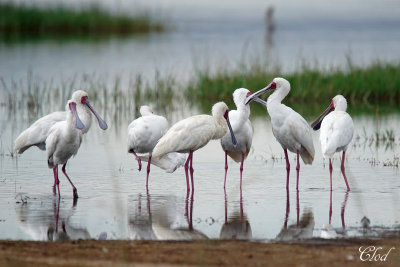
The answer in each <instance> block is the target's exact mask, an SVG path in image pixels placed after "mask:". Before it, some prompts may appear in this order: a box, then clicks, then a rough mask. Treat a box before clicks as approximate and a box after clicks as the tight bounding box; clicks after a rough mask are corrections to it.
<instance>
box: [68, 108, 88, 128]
mask: <svg viewBox="0 0 400 267" xmlns="http://www.w3.org/2000/svg"><path fill="white" fill-rule="evenodd" d="M68 105H69V109H70V110H71V112H72V114H73V115H74V116H75V128H76V129H79V130H82V129H83V128H85V125H84V124H83V123H82V121H81V119H80V118H79V116H78V112H77V111H76V103H75V102H69V104H68Z"/></svg>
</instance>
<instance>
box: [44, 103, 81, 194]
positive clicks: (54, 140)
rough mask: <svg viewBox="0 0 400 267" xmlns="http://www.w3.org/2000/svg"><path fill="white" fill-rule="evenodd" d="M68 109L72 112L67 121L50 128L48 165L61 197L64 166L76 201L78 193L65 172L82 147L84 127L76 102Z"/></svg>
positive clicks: (47, 139) (47, 147) (47, 144)
mask: <svg viewBox="0 0 400 267" xmlns="http://www.w3.org/2000/svg"><path fill="white" fill-rule="evenodd" d="M66 108H67V109H69V110H70V112H67V120H65V121H59V122H57V123H55V124H54V125H53V126H52V127H51V128H50V130H49V133H48V136H47V138H46V141H45V143H46V154H47V165H48V166H49V168H52V169H53V173H54V182H55V183H56V185H57V189H58V195H59V196H60V186H59V184H60V181H59V180H58V164H63V166H62V171H63V173H64V175H65V176H66V177H67V179H68V181H69V182H70V184H71V186H72V189H73V194H74V199H76V198H77V197H78V192H77V190H76V187H75V186H74V184H73V183H72V182H71V180H70V179H69V177H68V175H67V173H66V171H65V165H66V164H67V161H68V160H69V159H70V158H71V157H72V156H75V155H76V153H77V152H78V149H79V147H80V146H81V143H82V135H83V133H82V132H81V131H80V130H81V129H83V128H84V125H83V123H82V122H81V121H80V119H79V117H78V113H77V111H76V103H75V102H72V101H68V104H67V107H66Z"/></svg>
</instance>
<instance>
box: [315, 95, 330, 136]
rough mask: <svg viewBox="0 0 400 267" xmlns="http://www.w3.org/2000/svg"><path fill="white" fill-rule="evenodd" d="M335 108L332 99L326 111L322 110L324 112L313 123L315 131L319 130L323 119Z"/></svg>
mask: <svg viewBox="0 0 400 267" xmlns="http://www.w3.org/2000/svg"><path fill="white" fill-rule="evenodd" d="M334 109H335V106H334V103H333V101H332V102H331V104H330V105H329V107H328V108H327V109H326V110H325V111H324V112H322V114H321V115H319V116H318V118H317V119H316V120H315V121H314V122H313V123H311V128H313V130H314V131H318V130H319V128H321V123H322V120H323V119H324V118H325V117H326V115H328V114H329V113H330V112H331V111H332V110H334Z"/></svg>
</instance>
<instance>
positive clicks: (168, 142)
mask: <svg viewBox="0 0 400 267" xmlns="http://www.w3.org/2000/svg"><path fill="white" fill-rule="evenodd" d="M215 127H216V126H215V120H214V118H213V117H211V116H209V115H197V116H193V117H189V118H187V119H184V120H181V121H179V122H177V123H176V124H174V125H173V126H172V127H171V128H170V129H169V130H168V131H167V133H166V134H165V135H164V136H163V137H161V139H160V140H159V141H158V143H157V145H156V147H155V148H154V150H153V156H154V157H162V156H163V155H165V154H166V153H169V152H188V151H189V150H196V149H199V148H201V147H203V146H204V145H206V144H207V143H208V141H210V140H211V139H212V137H213V136H214V133H215Z"/></svg>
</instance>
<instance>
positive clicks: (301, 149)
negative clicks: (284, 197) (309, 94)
mask: <svg viewBox="0 0 400 267" xmlns="http://www.w3.org/2000/svg"><path fill="white" fill-rule="evenodd" d="M269 90H274V93H272V94H271V95H270V96H269V97H268V100H267V102H265V101H264V102H263V104H264V105H265V106H266V107H267V110H268V114H269V116H270V117H271V124H272V132H273V134H274V136H275V138H276V140H278V142H279V143H280V144H281V146H282V148H283V151H284V153H285V159H286V171H287V179H286V187H287V188H288V187H289V173H290V163H289V157H288V153H287V150H289V151H291V152H293V153H296V154H297V166H296V170H297V182H296V189H297V190H298V189H299V172H300V161H299V158H300V157H301V158H302V160H303V162H304V163H305V164H312V162H313V160H314V144H313V140H312V136H311V128H310V126H309V125H308V123H307V121H306V120H305V119H304V118H303V117H302V116H301V115H300V114H299V113H297V112H296V111H294V110H293V109H291V108H290V107H288V106H286V105H284V104H282V103H281V102H282V100H283V99H284V98H285V97H286V96H287V95H288V94H289V92H290V83H289V82H288V81H287V80H285V79H283V78H275V79H274V80H273V81H272V82H271V83H270V84H269V85H268V86H267V87H265V88H263V89H261V90H259V91H257V92H255V93H254V94H252V95H250V96H248V97H247V99H246V104H247V103H249V102H251V101H254V100H256V97H257V96H258V95H260V94H262V93H264V92H267V91H269ZM257 102H260V103H262V101H259V100H258V101H257Z"/></svg>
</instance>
